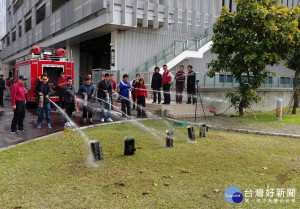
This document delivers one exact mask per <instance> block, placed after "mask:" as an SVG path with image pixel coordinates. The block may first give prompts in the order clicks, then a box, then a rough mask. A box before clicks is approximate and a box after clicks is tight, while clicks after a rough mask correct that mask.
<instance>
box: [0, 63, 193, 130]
mask: <svg viewBox="0 0 300 209" xmlns="http://www.w3.org/2000/svg"><path fill="white" fill-rule="evenodd" d="M163 70H164V72H163V74H162V75H161V74H160V69H159V68H158V67H156V68H155V69H154V74H153V77H152V82H151V88H152V89H153V103H156V102H158V103H159V104H160V103H161V90H163V93H164V102H163V103H162V104H165V105H169V104H170V102H171V95H170V87H171V84H172V82H174V80H176V103H177V104H181V103H182V98H183V91H184V88H185V87H187V95H188V100H187V104H191V103H193V104H195V103H196V99H197V97H196V92H195V85H196V73H195V72H194V71H193V67H192V66H191V65H189V66H188V67H187V70H188V72H187V73H186V72H184V66H180V69H179V71H178V72H177V73H176V75H175V76H174V75H173V74H172V73H171V71H170V70H169V69H168V67H167V65H164V66H163ZM128 78H129V77H128V75H127V74H125V75H123V80H122V81H121V82H120V84H119V95H120V101H121V111H122V117H123V118H126V115H127V116H131V111H132V110H136V109H137V111H138V114H137V117H138V118H145V117H146V111H145V108H146V99H147V97H148V90H147V87H146V85H145V82H144V79H143V78H141V77H140V74H136V79H135V80H133V81H132V83H130V82H129V81H128ZM186 78H187V79H186ZM26 80H27V78H26V77H25V76H23V75H20V76H19V79H18V82H17V83H15V84H14V85H13V86H12V87H11V102H12V107H13V110H14V118H13V120H12V124H11V133H13V134H20V133H19V132H20V131H23V132H26V130H25V129H24V127H23V120H24V117H25V99H26V96H25V92H26V89H25V82H26ZM186 80H187V82H186ZM48 81H49V79H48V76H47V73H44V74H42V75H41V76H40V77H39V78H38V79H37V81H36V86H35V89H34V93H35V94H36V100H37V103H39V99H40V97H43V106H42V107H38V121H37V123H38V125H37V127H38V128H41V127H42V121H43V113H44V112H45V113H46V121H47V127H48V128H51V118H50V106H51V104H50V96H51V95H53V93H54V92H53V90H52V86H51V85H50V83H49V82H48ZM3 83H4V80H3V75H0V106H3V95H2V94H3V91H4V89H5V84H3ZM72 83H73V80H72V78H70V77H69V78H67V77H66V76H65V73H64V72H62V73H61V75H60V78H59V79H58V82H57V87H58V95H59V106H60V107H62V108H64V107H65V109H66V113H67V115H68V117H69V118H71V116H72V114H73V112H74V111H75V109H76V108H75V100H76V91H75V88H74V86H73V85H72ZM116 90H117V83H116V81H115V80H114V75H113V74H111V75H109V74H105V75H104V76H101V77H100V82H99V83H98V85H97V88H96V87H95V86H94V84H93V83H92V76H91V75H88V76H87V77H86V79H85V82H84V83H83V84H82V85H81V86H80V88H79V90H78V94H80V95H81V96H82V99H83V100H84V99H85V98H86V99H87V102H88V103H94V101H95V98H97V97H96V96H98V98H97V99H98V100H100V105H101V122H104V118H105V115H104V110H105V108H107V110H108V111H107V122H113V120H112V118H111V110H112V102H113V101H112V94H113V93H114V92H115V91H116ZM96 93H97V94H96ZM1 95H2V96H1ZM131 98H132V100H133V109H131V100H130V99H131ZM63 100H64V102H63ZM136 104H137V105H136ZM82 110H83V114H82V118H83V120H82V122H83V123H84V124H86V123H87V119H89V123H90V124H93V123H94V122H93V108H92V107H91V106H90V105H88V104H84V102H83V107H82ZM65 125H66V126H68V127H69V126H72V125H73V124H72V122H71V121H69V120H67V121H66V124H65Z"/></svg>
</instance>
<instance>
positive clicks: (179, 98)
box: [176, 82, 184, 103]
mask: <svg viewBox="0 0 300 209" xmlns="http://www.w3.org/2000/svg"><path fill="white" fill-rule="evenodd" d="M183 88H184V83H183V82H180V83H179V82H178V83H176V103H181V102H182V96H183V95H182V93H183Z"/></svg>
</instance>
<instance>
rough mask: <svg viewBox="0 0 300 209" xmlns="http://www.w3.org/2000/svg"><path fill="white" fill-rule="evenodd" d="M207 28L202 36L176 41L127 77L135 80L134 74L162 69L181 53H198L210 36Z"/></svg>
mask: <svg viewBox="0 0 300 209" xmlns="http://www.w3.org/2000/svg"><path fill="white" fill-rule="evenodd" d="M208 32H209V28H207V29H206V30H205V33H204V34H203V35H198V36H196V37H195V38H193V39H187V40H185V41H176V42H175V43H173V44H172V45H171V46H169V47H168V48H166V49H164V50H163V51H161V52H160V53H158V54H157V55H156V56H154V57H153V58H151V59H150V60H148V61H147V62H145V63H144V64H142V65H141V66H139V67H138V68H136V70H133V71H132V72H131V73H130V75H129V77H130V79H134V78H135V74H136V73H143V72H148V71H153V69H154V68H155V67H162V66H163V65H164V64H167V63H168V62H169V61H171V60H172V59H174V58H175V57H177V56H178V55H179V54H181V53H182V52H184V51H186V50H188V51H198V50H199V49H200V48H201V47H203V46H204V45H205V44H207V43H208V42H209V41H210V40H211V38H212V36H211V35H209V34H208Z"/></svg>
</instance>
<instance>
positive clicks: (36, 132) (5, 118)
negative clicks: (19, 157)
mask: <svg viewBox="0 0 300 209" xmlns="http://www.w3.org/2000/svg"><path fill="white" fill-rule="evenodd" d="M4 105H5V108H2V107H0V149H1V148H5V147H8V146H11V145H15V144H18V143H22V142H25V141H28V140H32V139H35V138H37V137H41V136H46V135H49V134H53V133H56V132H59V131H63V130H64V124H65V119H64V117H63V116H62V114H61V113H60V112H59V111H58V110H57V111H55V110H51V120H52V124H51V126H52V128H51V129H48V128H47V127H46V121H45V117H44V120H43V125H42V128H41V129H38V128H37V110H36V108H31V109H26V115H25V120H24V128H25V129H26V130H27V133H21V134H20V135H12V134H11V133H10V126H11V121H12V118H13V110H12V107H11V103H10V100H7V99H6V100H4ZM81 115H82V112H78V113H76V114H75V115H74V114H73V117H72V120H73V121H74V122H75V123H76V124H77V125H78V126H79V127H81V126H83V124H81V123H80V121H81ZM105 115H106V114H105ZM112 119H113V120H114V121H119V120H121V118H120V117H119V116H118V114H112ZM93 120H94V124H99V123H100V112H99V111H96V112H94V115H93ZM87 125H90V124H87Z"/></svg>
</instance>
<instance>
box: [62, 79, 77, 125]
mask: <svg viewBox="0 0 300 209" xmlns="http://www.w3.org/2000/svg"><path fill="white" fill-rule="evenodd" d="M72 81H73V80H72V78H71V77H69V78H68V79H67V85H66V87H65V97H64V99H65V107H66V113H67V115H68V116H69V118H70V119H71V117H72V114H73V112H74V111H75V99H76V98H75V96H76V94H75V88H74V86H73V85H72ZM72 125H74V124H73V123H72V121H68V120H67V122H66V124H65V126H66V127H71V126H72Z"/></svg>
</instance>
